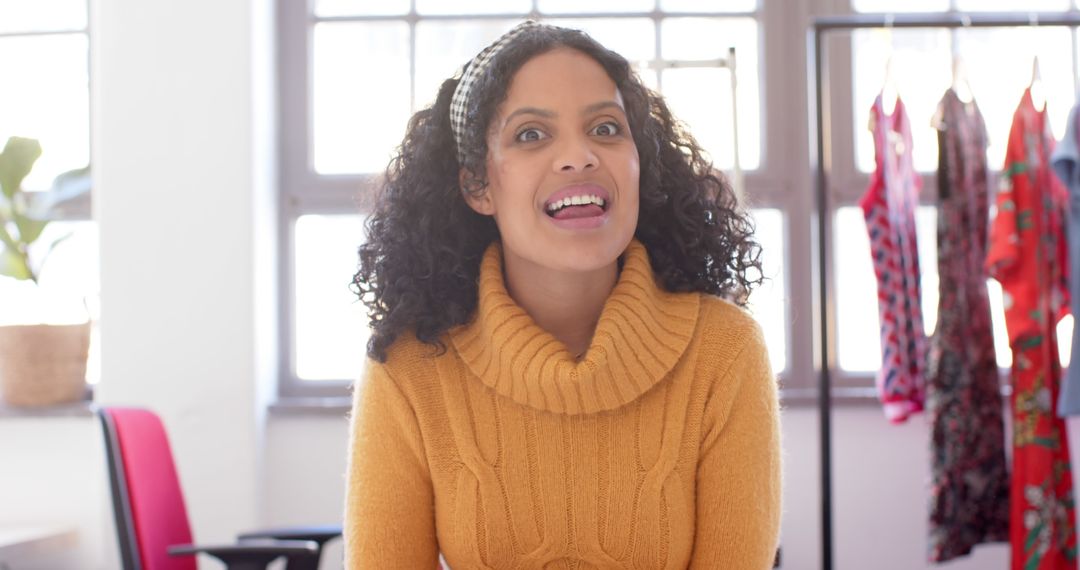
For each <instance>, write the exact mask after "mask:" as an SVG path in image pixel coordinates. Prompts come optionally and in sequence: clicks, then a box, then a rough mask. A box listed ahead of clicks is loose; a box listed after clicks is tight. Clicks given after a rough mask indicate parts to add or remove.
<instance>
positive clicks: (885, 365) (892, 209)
mask: <svg viewBox="0 0 1080 570" xmlns="http://www.w3.org/2000/svg"><path fill="white" fill-rule="evenodd" d="M870 130H871V131H872V132H873V134H874V151H875V156H876V158H875V160H876V163H877V167H876V168H875V170H874V173H873V175H872V176H871V178H870V186H869V187H868V188H867V189H866V193H865V194H863V196H862V199H860V200H859V205H860V206H861V207H862V210H863V214H864V216H865V217H866V229H867V231H868V232H869V234H870V252H871V255H872V256H873V262H874V275H875V277H876V278H877V290H878V317H879V323H880V326H881V357H882V362H881V369H880V370H879V371H878V375H877V390H878V396H879V397H880V398H881V403H882V405H883V406H884V409H885V417H887V418H888V419H889V421H892V422H894V423H900V422H903V421H905V420H907V418H908V417H909V416H910V415H911V414H914V413H916V412H920V411H922V409H923V405H924V401H925V398H926V379H925V377H924V372H925V368H926V333H925V331H924V329H923V318H922V305H921V300H922V286H921V285H920V283H919V278H920V274H919V249H918V242H917V239H916V234H915V209H916V208H917V207H918V205H919V186H920V181H919V176H918V174H917V173H916V172H915V167H914V165H913V163H912V160H911V126H910V124H909V122H908V117H907V111H906V109H905V108H904V103H903V101H901V100H900V99H897V100H896V109H895V110H894V111H893V113H892V114H891V115H890V114H887V113H886V112H885V109H884V106H883V104H882V99H881V95H878V97H877V99H876V100H875V101H874V106H873V108H871V110H870Z"/></svg>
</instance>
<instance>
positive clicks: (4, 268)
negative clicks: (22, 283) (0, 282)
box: [0, 249, 33, 280]
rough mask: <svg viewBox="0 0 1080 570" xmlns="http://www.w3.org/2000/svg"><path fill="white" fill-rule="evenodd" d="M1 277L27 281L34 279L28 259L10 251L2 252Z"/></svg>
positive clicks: (0, 258) (0, 253)
mask: <svg viewBox="0 0 1080 570" xmlns="http://www.w3.org/2000/svg"><path fill="white" fill-rule="evenodd" d="M0 275H7V276H8V277H14V278H15V279H20V280H25V279H30V278H32V277H33V274H32V273H31V272H30V267H29V266H27V265H26V259H24V258H23V256H21V255H19V254H17V253H15V252H14V251H12V250H10V249H5V250H2V251H0Z"/></svg>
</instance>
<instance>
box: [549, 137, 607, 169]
mask: <svg viewBox="0 0 1080 570" xmlns="http://www.w3.org/2000/svg"><path fill="white" fill-rule="evenodd" d="M599 163H600V161H599V159H598V158H597V156H596V153H594V152H593V149H592V147H591V146H590V145H589V140H588V139H587V138H585V137H566V138H565V139H564V140H563V141H561V144H560V145H559V146H558V154H557V155H556V157H555V164H554V167H555V170H556V171H558V172H582V171H585V170H589V169H594V168H596V167H597V165H599Z"/></svg>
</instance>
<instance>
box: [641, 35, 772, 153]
mask: <svg viewBox="0 0 1080 570" xmlns="http://www.w3.org/2000/svg"><path fill="white" fill-rule="evenodd" d="M662 26H663V28H662V34H661V36H662V40H661V41H662V45H661V56H662V57H663V58H664V59H694V60H698V59H710V58H719V57H726V56H727V48H728V46H731V45H734V46H735V47H736V50H737V57H738V69H737V72H738V77H739V82H738V97H739V101H738V105H739V119H738V121H739V159H740V161H741V162H742V167H743V169H745V170H753V169H755V168H757V167H758V166H759V165H760V164H761V95H760V89H759V72H758V69H759V67H758V27H757V22H755V21H754V20H753V19H751V18H728V19H704V18H671V19H666V20H664V21H663V24H662ZM703 37H706V38H721V40H720V41H717V42H707V43H703V42H700V41H694V40H695V38H703ZM730 81H731V74H730V72H729V70H727V69H715V68H687V69H669V70H665V71H664V72H663V74H662V76H661V82H662V85H663V92H664V97H665V98H666V99H667V101H668V103H669V105H670V107H671V110H672V112H673V113H674V114H675V116H676V118H678V119H680V120H682V121H684V122H686V124H687V125H689V127H690V132H691V133H692V134H693V135H694V137H695V138H696V139H697V140H698V142H699V143H701V144H702V145H703V146H704V147H705V149H706V150H707V151H709V153H710V154H711V155H712V158H713V161H714V162H715V163H716V165H717V166H718V167H720V168H724V169H730V168H732V167H733V166H734V163H735V159H734V151H733V140H732V139H733V136H734V132H733V130H732V128H731V121H732V119H731V117H732V107H731V105H732V102H731V83H730Z"/></svg>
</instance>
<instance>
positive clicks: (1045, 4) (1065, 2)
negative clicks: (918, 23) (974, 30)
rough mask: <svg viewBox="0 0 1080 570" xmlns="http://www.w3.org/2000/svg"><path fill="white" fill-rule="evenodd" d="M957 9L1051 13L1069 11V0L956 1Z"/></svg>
mask: <svg viewBox="0 0 1080 570" xmlns="http://www.w3.org/2000/svg"><path fill="white" fill-rule="evenodd" d="M956 9H957V10H966V11H969V12H1016V11H1022V12H1023V13H1028V12H1033V11H1035V12H1038V11H1044V10H1045V11H1047V12H1050V11H1057V10H1068V9H1069V0H1024V1H1023V2H1017V1H1016V0H956Z"/></svg>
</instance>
